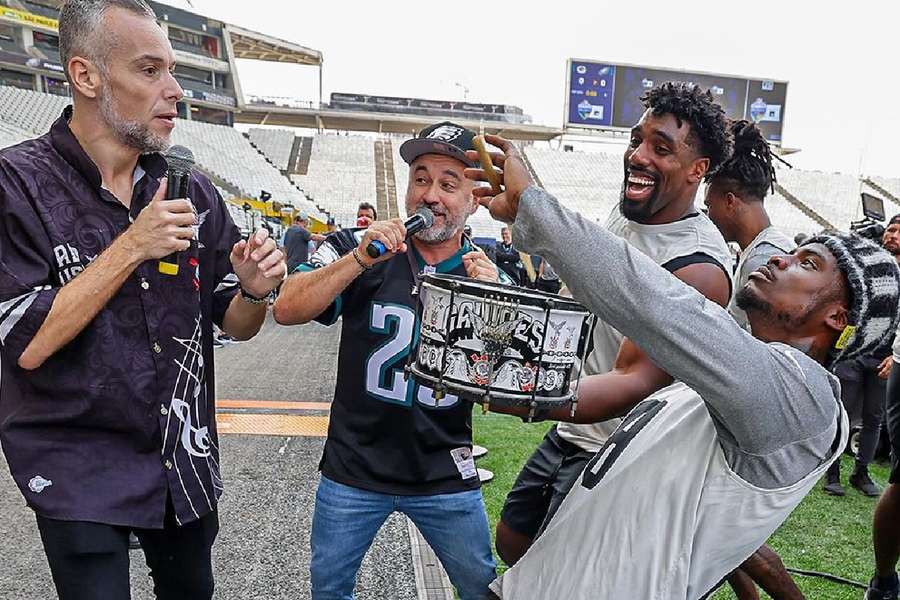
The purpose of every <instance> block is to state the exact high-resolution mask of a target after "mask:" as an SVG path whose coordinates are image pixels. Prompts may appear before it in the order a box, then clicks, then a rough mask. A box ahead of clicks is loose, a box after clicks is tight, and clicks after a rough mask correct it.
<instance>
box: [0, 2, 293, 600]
mask: <svg viewBox="0 0 900 600" xmlns="http://www.w3.org/2000/svg"><path fill="white" fill-rule="evenodd" d="M60 53H61V55H62V59H63V64H65V65H66V74H67V76H68V79H69V82H70V86H71V89H72V92H73V96H74V108H72V107H69V108H67V109H66V110H65V111H64V113H63V115H62V116H61V117H60V118H59V119H58V120H57V121H56V122H55V123H54V124H53V126H52V128H51V130H50V132H48V133H47V134H45V135H43V136H41V137H40V138H38V139H36V140H32V141H28V142H25V143H23V144H20V145H18V146H14V147H12V148H8V149H6V150H3V151H2V152H0V369H2V371H0V442H2V446H3V452H4V454H5V456H6V459H7V461H8V463H9V467H10V471H11V473H12V476H13V479H14V480H15V482H16V484H17V485H18V487H19V488H20V489H21V491H22V494H23V495H24V497H25V500H26V502H27V503H28V505H29V506H30V507H31V508H32V509H33V510H34V511H35V513H36V515H37V522H38V528H39V530H40V532H41V538H42V541H43V544H44V549H45V551H46V554H47V558H48V561H49V563H50V569H51V572H52V574H53V579H54V583H55V584H56V588H57V591H58V594H59V596H60V598H63V599H64V600H69V599H82V598H84V599H87V598H92V599H96V598H112V599H119V598H121V599H125V598H128V597H129V573H128V534H129V532H130V531H133V532H134V533H135V534H136V535H137V537H138V538H139V539H140V541H141V545H142V547H143V549H144V551H145V554H146V558H147V564H148V566H149V567H150V569H151V574H152V577H153V579H154V584H155V585H154V588H155V592H156V595H157V597H158V598H164V599H175V598H179V599H181V598H190V599H192V600H193V599H202V598H210V597H211V596H212V591H213V577H212V568H211V564H210V551H211V547H212V544H213V541H214V540H215V537H216V533H217V531H218V518H217V514H216V504H217V500H218V498H219V496H220V495H221V493H222V480H221V476H220V471H219V463H218V461H219V456H218V445H217V442H218V440H217V436H216V425H215V406H214V398H215V394H214V389H213V373H214V371H213V355H212V325H213V323H216V324H217V325H219V326H220V327H222V329H223V330H225V331H226V332H228V333H229V334H231V335H232V336H234V337H235V338H238V339H247V338H249V337H252V336H253V335H255V334H256V332H257V331H258V330H259V328H260V326H261V324H262V322H263V319H264V317H265V313H266V303H267V302H266V301H267V298H268V296H269V295H270V294H271V292H272V290H273V289H274V288H275V287H276V286H277V285H278V284H279V283H280V281H281V280H282V279H283V277H284V275H285V272H286V267H285V263H284V259H283V257H282V253H281V251H279V250H277V249H276V247H275V244H274V241H273V240H271V239H268V238H267V235H266V232H265V231H264V230H260V231H257V232H255V233H254V234H253V235H252V236H251V238H250V240H249V241H244V240H240V239H239V238H240V236H239V233H238V230H237V228H236V227H235V225H234V223H233V222H232V220H231V218H230V217H229V214H228V211H227V210H226V207H225V205H224V204H223V202H222V199H221V198H220V197H219V195H218V193H217V192H216V190H215V188H214V187H213V185H212V184H211V183H210V181H209V180H208V179H206V178H205V177H204V176H202V175H198V174H193V175H192V176H191V178H190V183H189V186H188V196H189V198H190V200H188V199H175V200H165V199H164V195H165V191H166V190H165V188H166V181H165V179H163V177H164V175H165V171H166V168H167V165H166V161H165V159H164V158H163V157H162V156H161V155H160V154H159V152H160V151H162V150H164V149H165V148H166V147H167V145H168V140H169V135H170V133H171V131H172V128H173V127H174V125H175V116H176V108H175V106H176V103H177V102H178V101H179V100H180V99H181V97H182V90H181V88H180V87H179V85H178V83H177V82H176V81H175V79H174V78H173V77H172V70H173V68H174V62H175V59H174V55H173V52H172V48H171V46H170V44H169V41H168V40H167V38H166V36H165V34H164V33H163V32H162V30H161V29H160V28H159V26H158V25H157V23H156V20H155V15H154V14H153V11H152V10H151V9H150V8H149V7H148V6H147V5H146V4H145V3H144V2H143V0H70V1H69V2H67V3H66V4H65V5H64V6H63V8H62V10H61V14H60ZM173 252H178V253H179V255H178V256H179V263H180V267H181V268H180V270H179V273H178V274H177V275H174V276H173V275H166V274H163V273H161V272H160V269H159V259H160V258H162V257H165V256H167V255H169V254H170V253H173Z"/></svg>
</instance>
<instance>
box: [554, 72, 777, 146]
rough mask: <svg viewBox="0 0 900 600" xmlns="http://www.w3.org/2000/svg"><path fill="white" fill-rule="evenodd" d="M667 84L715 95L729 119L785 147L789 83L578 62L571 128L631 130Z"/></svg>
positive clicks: (570, 98) (572, 82) (570, 88)
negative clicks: (647, 100) (750, 124)
mask: <svg viewBox="0 0 900 600" xmlns="http://www.w3.org/2000/svg"><path fill="white" fill-rule="evenodd" d="M665 81H686V82H689V83H696V84H698V85H699V86H701V87H702V88H704V89H708V90H710V91H711V92H712V94H713V96H714V98H715V100H716V102H718V103H719V104H721V105H722V107H723V108H724V109H725V114H727V115H728V117H729V118H731V119H742V118H743V119H749V120H752V121H754V122H756V124H757V125H758V126H759V128H760V130H761V131H762V132H763V135H765V137H766V139H767V140H769V142H771V143H774V144H780V143H781V134H782V129H783V124H784V104H785V99H786V97H787V82H784V81H774V80H767V79H747V78H744V77H737V76H733V75H716V74H711V73H691V72H687V71H677V70H673V69H659V68H653V67H640V66H632V65H619V64H613V63H601V62H595V61H589V60H575V59H571V60H569V62H568V77H567V86H566V128H567V129H610V130H629V129H631V128H632V127H633V126H634V124H635V123H637V122H638V120H639V119H640V117H641V115H642V114H643V112H644V107H643V105H642V104H641V96H642V95H643V94H644V92H646V91H648V90H650V89H653V88H654V87H656V86H658V85H659V84H661V83H663V82H665Z"/></svg>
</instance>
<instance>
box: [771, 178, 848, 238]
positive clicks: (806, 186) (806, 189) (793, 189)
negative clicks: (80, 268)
mask: <svg viewBox="0 0 900 600" xmlns="http://www.w3.org/2000/svg"><path fill="white" fill-rule="evenodd" d="M778 183H779V184H780V185H781V186H782V187H783V188H784V189H785V190H786V191H787V192H789V193H790V194H791V195H793V196H794V197H795V198H797V199H798V200H799V201H800V202H802V203H803V204H805V205H806V206H807V207H810V208H812V209H813V210H814V211H815V212H817V213H818V214H820V215H821V216H822V217H823V218H824V219H825V220H826V221H828V223H829V224H831V226H832V227H835V228H837V229H841V230H845V231H846V230H847V229H848V228H849V227H850V222H851V221H853V220H855V219H858V218H860V217H861V205H860V201H859V192H860V186H861V183H860V181H859V179H857V178H856V177H855V176H853V175H844V174H841V173H822V172H820V171H803V170H800V169H779V170H778Z"/></svg>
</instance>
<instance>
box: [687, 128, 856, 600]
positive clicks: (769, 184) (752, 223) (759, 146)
mask: <svg viewBox="0 0 900 600" xmlns="http://www.w3.org/2000/svg"><path fill="white" fill-rule="evenodd" d="M730 128H731V133H732V136H733V138H734V152H733V153H732V155H731V158H729V159H728V161H726V162H725V164H724V165H722V168H721V169H719V170H718V171H716V172H715V173H713V174H712V175H708V176H707V177H706V181H707V184H708V185H707V188H706V198H705V199H704V202H705V204H706V207H707V209H708V211H709V213H708V214H709V218H710V219H711V220H712V222H713V223H715V224H716V227H718V228H719V231H721V232H722V236H723V237H724V238H725V241H727V242H735V243H737V244H738V246H740V248H741V257H740V260H739V261H738V264H737V268H736V269H735V277H734V280H735V281H734V283H735V285H734V287H735V289H736V290H740V289H742V288H743V287H744V286H745V285H746V284H747V283H748V282H749V280H750V274H751V273H753V272H754V271H756V270H757V269H758V268H759V267H761V266H763V265H765V264H766V263H767V262H769V259H770V258H771V257H772V256H773V255H776V254H789V253H790V252H791V251H792V250H793V249H794V248H795V247H796V244H795V243H794V242H793V240H791V239H790V238H789V237H788V236H786V235H785V234H784V233H782V232H781V231H779V230H778V229H777V228H775V226H774V225H772V223H771V221H770V220H769V214H768V213H767V212H766V208H765V206H764V204H763V201H764V199H765V197H766V195H767V194H768V193H769V191H770V190H771V191H774V187H775V169H774V168H773V165H772V161H773V159H778V157H777V156H775V155H774V154H772V152H771V150H770V148H769V144H768V142H766V139H765V137H764V136H763V134H762V132H761V131H760V130H759V127H757V126H756V125H755V124H754V123H751V122H750V121H745V120H740V121H734V122H732V123H731V125H730ZM778 160H781V159H778ZM782 162H783V161H782ZM728 312H730V313H731V316H732V317H734V320H735V321H737V322H738V324H739V325H740V326H741V327H743V328H745V329H748V330H749V328H750V326H749V324H748V322H747V313H745V312H744V311H743V310H742V309H741V308H740V307H738V305H737V295H735V296H732V298H731V302H730V303H729V304H728ZM838 465H840V461H835V462H834V463H833V464H832V469H834V468H835V467H836V466H838ZM728 583H729V584H731V587H732V589H733V590H734V593H735V595H736V596H737V597H738V600H759V593H758V592H757V589H756V586H757V585H759V587H761V588H762V589H763V590H765V592H766V593H767V594H769V596H771V597H772V598H778V599H779V600H802V598H803V593H802V592H801V591H800V589H799V588H798V587H797V584H795V583H794V580H793V579H791V576H790V574H788V572H787V569H785V567H784V563H782V562H781V558H780V557H779V556H778V554H776V553H775V552H774V551H773V550H772V549H771V548H769V547H768V546H763V547H762V548H760V549H759V551H757V552H755V553H754V554H753V556H751V557H750V558H748V559H747V560H746V561H745V562H744V564H742V565H741V568H740V569H737V570H736V571H735V572H734V573H732V574H731V575H729V577H728Z"/></svg>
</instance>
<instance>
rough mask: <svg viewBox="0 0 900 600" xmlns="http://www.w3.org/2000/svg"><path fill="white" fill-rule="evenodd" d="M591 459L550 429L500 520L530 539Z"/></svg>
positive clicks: (526, 466) (553, 428)
mask: <svg viewBox="0 0 900 600" xmlns="http://www.w3.org/2000/svg"><path fill="white" fill-rule="evenodd" d="M593 457H594V453H593V452H588V451H587V450H584V449H583V448H581V447H579V446H576V445H575V444H572V443H571V442H567V441H566V440H564V439H562V438H561V437H560V436H559V434H558V433H557V432H556V426H555V425H554V426H553V427H552V428H551V429H550V431H548V432H547V435H545V436H544V439H543V441H541V443H540V445H539V446H538V447H537V449H535V451H534V454H532V455H531V458H529V459H528V462H526V463H525V466H524V467H522V471H521V473H519V477H518V478H517V479H516V483H515V484H514V485H513V488H512V490H510V492H509V495H508V496H507V497H506V502H505V503H504V504H503V512H502V513H501V515H500V519H501V520H502V521H503V522H504V523H505V524H506V525H507V526H508V527H510V528H512V529H513V530H514V531H516V532H517V533H520V534H522V535H525V536H528V537H529V538H532V539H534V537H535V536H537V534H538V532H539V531H540V530H541V526H542V524H543V523H544V520H545V519H546V518H547V515H548V514H552V512H555V510H556V509H557V508H558V507H559V505H560V503H561V502H562V501H563V498H565V497H566V494H567V493H569V490H570V489H572V485H573V484H574V483H575V481H576V480H577V479H578V476H579V475H581V472H582V471H583V470H584V466H585V465H586V464H587V462H588V461H589V460H590V459H591V458H593Z"/></svg>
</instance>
